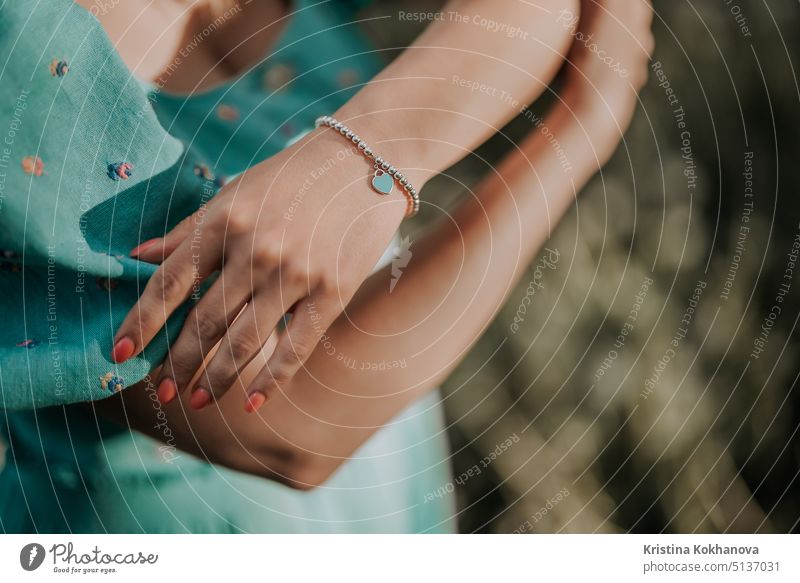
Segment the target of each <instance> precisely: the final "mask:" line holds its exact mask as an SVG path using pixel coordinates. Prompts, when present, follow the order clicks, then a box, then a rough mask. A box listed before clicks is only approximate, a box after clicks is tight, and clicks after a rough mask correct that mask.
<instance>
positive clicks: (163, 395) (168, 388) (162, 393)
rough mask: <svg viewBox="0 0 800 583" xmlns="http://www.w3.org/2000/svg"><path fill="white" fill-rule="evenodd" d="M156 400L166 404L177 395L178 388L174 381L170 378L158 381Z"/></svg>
mask: <svg viewBox="0 0 800 583" xmlns="http://www.w3.org/2000/svg"><path fill="white" fill-rule="evenodd" d="M156 394H157V395H158V400H159V401H160V402H161V403H162V404H163V405H166V404H167V403H171V402H172V400H173V399H174V398H175V397H176V396H177V395H178V389H177V387H176V386H175V381H173V380H172V379H170V378H165V379H163V380H162V381H161V382H160V383H158V392H157V393H156Z"/></svg>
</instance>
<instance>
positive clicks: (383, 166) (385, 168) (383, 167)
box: [381, 160, 391, 172]
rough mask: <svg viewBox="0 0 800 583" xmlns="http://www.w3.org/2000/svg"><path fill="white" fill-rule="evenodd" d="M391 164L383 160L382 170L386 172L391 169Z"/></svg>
mask: <svg viewBox="0 0 800 583" xmlns="http://www.w3.org/2000/svg"><path fill="white" fill-rule="evenodd" d="M389 166H391V164H389V163H388V162H387V161H386V160H381V170H383V171H384V172H385V171H387V170H388V169H389Z"/></svg>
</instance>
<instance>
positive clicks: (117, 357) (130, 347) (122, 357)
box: [111, 336, 136, 364]
mask: <svg viewBox="0 0 800 583" xmlns="http://www.w3.org/2000/svg"><path fill="white" fill-rule="evenodd" d="M134 350H136V345H135V344H134V343H133V340H131V339H130V338H128V337H127V336H123V337H122V338H120V339H119V340H117V343H116V344H115V345H114V348H112V349H111V360H113V361H114V362H116V363H117V364H122V363H123V362H125V361H126V360H128V359H129V358H130V357H131V356H133V351H134Z"/></svg>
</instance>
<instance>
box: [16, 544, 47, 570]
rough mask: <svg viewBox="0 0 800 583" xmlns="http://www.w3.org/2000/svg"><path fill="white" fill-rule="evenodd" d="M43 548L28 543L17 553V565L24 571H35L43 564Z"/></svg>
mask: <svg viewBox="0 0 800 583" xmlns="http://www.w3.org/2000/svg"><path fill="white" fill-rule="evenodd" d="M44 556H45V551H44V547H43V546H42V545H40V544H38V543H30V544H27V545H25V546H24V547H22V550H21V551H20V552H19V564H20V565H21V566H22V568H23V569H25V570H26V571H35V570H36V569H38V568H39V567H41V566H42V563H43V562H44Z"/></svg>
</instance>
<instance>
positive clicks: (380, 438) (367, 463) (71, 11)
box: [0, 0, 455, 533]
mask: <svg viewBox="0 0 800 583" xmlns="http://www.w3.org/2000/svg"><path fill="white" fill-rule="evenodd" d="M345 5H346V3H340V2H319V3H312V2H296V3H295V8H296V10H297V12H296V13H295V14H294V15H293V16H292V17H291V21H290V23H289V25H288V26H287V27H286V29H285V30H284V32H283V33H282V35H281V38H280V40H279V42H278V44H277V46H276V48H275V49H274V51H273V53H272V54H271V55H270V56H269V57H268V58H266V59H265V60H264V61H263V62H262V63H260V64H258V65H257V66H256V67H254V68H253V69H252V70H250V71H248V72H247V73H246V74H244V75H243V76H242V77H241V78H239V79H237V80H236V81H235V82H232V83H228V84H225V85H223V86H221V87H218V88H215V89H213V90H211V91H207V92H203V93H200V94H196V95H192V96H191V97H178V96H173V95H168V94H166V93H164V92H160V91H158V90H156V89H155V88H152V87H142V85H141V84H139V83H138V82H137V81H136V80H135V79H134V78H133V77H132V76H131V74H130V72H129V71H128V69H127V68H126V67H125V65H124V63H123V62H122V61H121V60H120V58H119V56H118V55H117V53H116V52H115V51H114V49H113V47H112V46H111V43H110V41H109V39H108V37H107V36H106V35H105V32H104V31H103V29H102V27H101V26H100V25H99V23H98V22H97V21H96V20H95V19H94V17H93V16H91V15H90V14H89V13H87V12H86V11H85V10H83V9H82V8H80V7H79V6H77V5H75V4H73V3H72V2H70V1H68V0H49V1H48V2H38V3H29V2H26V1H24V0H11V1H6V2H4V3H2V4H0V22H2V28H0V62H2V64H0V98H1V99H0V140H2V141H1V142H0V307H2V311H3V315H4V320H5V321H4V325H3V326H2V327H0V448H2V449H0V451H2V450H4V461H1V462H0V465H1V467H2V471H0V530H2V531H3V532H77V533H93V532H122V533H153V532H212V533H217V532H311V533H315V532H449V531H452V530H453V528H454V515H455V512H454V509H453V500H452V497H451V498H447V497H444V498H442V497H438V498H437V497H432V496H426V495H427V494H429V493H431V492H436V491H441V487H442V486H444V485H446V484H448V483H449V482H450V475H449V469H448V462H447V459H448V450H447V443H446V437H445V434H444V429H443V427H444V425H443V419H442V414H441V406H440V402H439V397H438V395H436V394H433V395H430V396H428V397H426V398H425V399H423V400H421V401H419V402H417V403H415V404H413V405H412V406H410V407H409V408H408V409H407V410H405V411H404V412H403V413H401V414H400V415H399V416H398V417H397V418H396V419H394V420H393V421H392V422H391V423H389V424H388V425H387V426H386V427H385V428H383V429H381V430H379V431H378V432H377V433H376V434H375V435H374V436H373V438H371V439H370V440H369V441H368V442H367V443H365V444H364V445H363V446H362V447H361V448H360V449H359V450H358V451H357V452H356V453H355V454H354V456H353V458H352V459H351V460H349V461H348V462H346V463H344V464H343V465H342V466H341V468H340V469H339V470H338V471H337V472H336V474H334V476H333V477H332V478H331V479H330V480H329V481H328V482H327V483H326V484H325V485H324V486H322V487H321V488H318V489H316V490H313V491H310V492H299V491H295V490H291V489H288V488H286V487H283V486H280V485H278V484H275V483H273V482H269V481H267V480H264V479H261V478H254V477H251V476H247V475H244V474H240V473H237V472H233V471H231V470H227V469H224V468H221V467H217V466H214V465H212V464H208V463H206V462H204V461H202V460H199V459H196V458H193V457H191V456H189V455H188V454H180V453H179V454H178V457H177V459H175V460H173V461H171V462H168V461H165V459H164V456H162V455H161V454H160V452H159V447H160V446H161V445H162V444H160V443H159V442H157V441H155V440H152V439H150V438H148V437H145V436H143V435H141V434H139V433H137V432H134V431H130V430H125V429H120V428H119V427H117V426H113V425H111V424H109V423H106V422H104V421H103V420H101V419H98V418H97V417H95V416H94V415H92V414H91V413H90V412H89V408H87V407H85V406H81V405H76V403H80V402H84V401H90V400H97V399H102V398H106V397H108V396H110V395H111V394H113V393H114V392H117V391H120V390H126V389H125V387H126V386H128V385H133V384H134V383H136V382H137V381H138V380H140V379H142V378H143V377H144V376H145V374H147V372H148V371H149V370H151V369H152V368H153V367H154V366H155V365H157V364H158V363H160V362H161V361H162V360H163V358H164V355H165V353H166V350H167V347H168V346H169V343H170V341H171V340H173V339H174V337H175V336H176V335H177V333H178V332H179V330H180V325H181V322H182V319H183V317H184V311H183V310H180V311H179V312H178V313H177V314H175V316H174V317H173V318H172V319H171V320H170V322H169V323H168V325H167V326H166V327H165V329H164V330H163V331H162V333H161V334H160V335H159V336H158V337H157V338H156V340H154V341H153V343H151V344H150V345H149V346H148V347H147V349H146V350H145V352H144V354H143V355H141V356H140V357H138V358H135V359H132V360H131V361H129V362H126V363H125V364H123V365H115V364H113V363H112V362H110V360H109V358H108V356H109V353H110V350H111V339H112V338H113V334H114V331H115V330H116V328H117V327H118V326H119V324H120V323H121V321H122V318H123V317H124V316H125V314H126V313H127V311H128V310H129V309H130V307H131V306H132V305H133V304H134V303H135V301H136V298H137V297H138V295H139V293H140V291H141V289H142V288H143V286H144V284H145V283H146V280H147V278H148V277H149V276H150V275H152V273H153V269H154V268H153V266H150V265H147V264H144V263H141V262H138V261H136V260H134V259H131V258H129V257H127V253H128V251H129V250H130V249H131V248H133V247H134V246H136V245H137V244H138V243H139V242H141V241H144V240H146V239H149V238H151V237H154V236H158V235H159V234H162V233H163V232H164V231H165V229H169V228H170V227H171V226H173V225H174V224H176V223H177V222H178V221H179V220H180V219H181V218H183V217H184V216H186V215H188V214H190V213H191V212H193V211H194V210H196V209H197V208H198V206H199V205H200V204H201V203H202V202H203V201H205V200H207V199H208V198H209V197H211V196H213V195H214V193H215V192H216V190H217V189H218V188H219V186H220V185H221V184H223V183H224V181H225V180H226V178H230V177H232V176H234V175H236V174H238V173H241V172H243V171H244V170H246V169H247V168H248V167H250V166H252V165H253V164H255V163H257V162H259V161H261V160H264V159H265V158H268V157H270V156H272V155H274V154H275V153H276V152H278V151H280V150H281V149H282V148H284V147H286V146H287V144H289V143H291V142H292V141H293V140H295V139H297V138H298V137H299V136H300V135H302V133H303V132H305V131H308V130H310V129H311V128H312V127H313V120H314V119H315V118H316V117H317V116H318V115H321V114H325V113H331V112H333V111H335V110H336V109H337V108H338V107H339V106H340V105H341V104H342V103H343V102H345V101H346V100H347V99H348V98H349V97H350V96H352V95H353V93H354V92H355V91H356V90H357V88H358V86H359V85H360V84H362V83H364V82H366V81H368V80H369V79H370V77H371V76H372V75H373V74H374V73H375V72H376V71H377V70H378V68H379V66H380V63H379V62H378V61H377V60H376V59H375V57H374V54H373V53H372V52H370V47H369V46H368V45H367V44H366V43H365V41H364V40H363V38H362V37H361V36H360V35H359V31H358V28H357V25H356V24H354V23H351V22H350V16H351V15H350V14H349V13H348V10H347V9H346V8H344V6H345ZM432 498H433V499H432Z"/></svg>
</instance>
